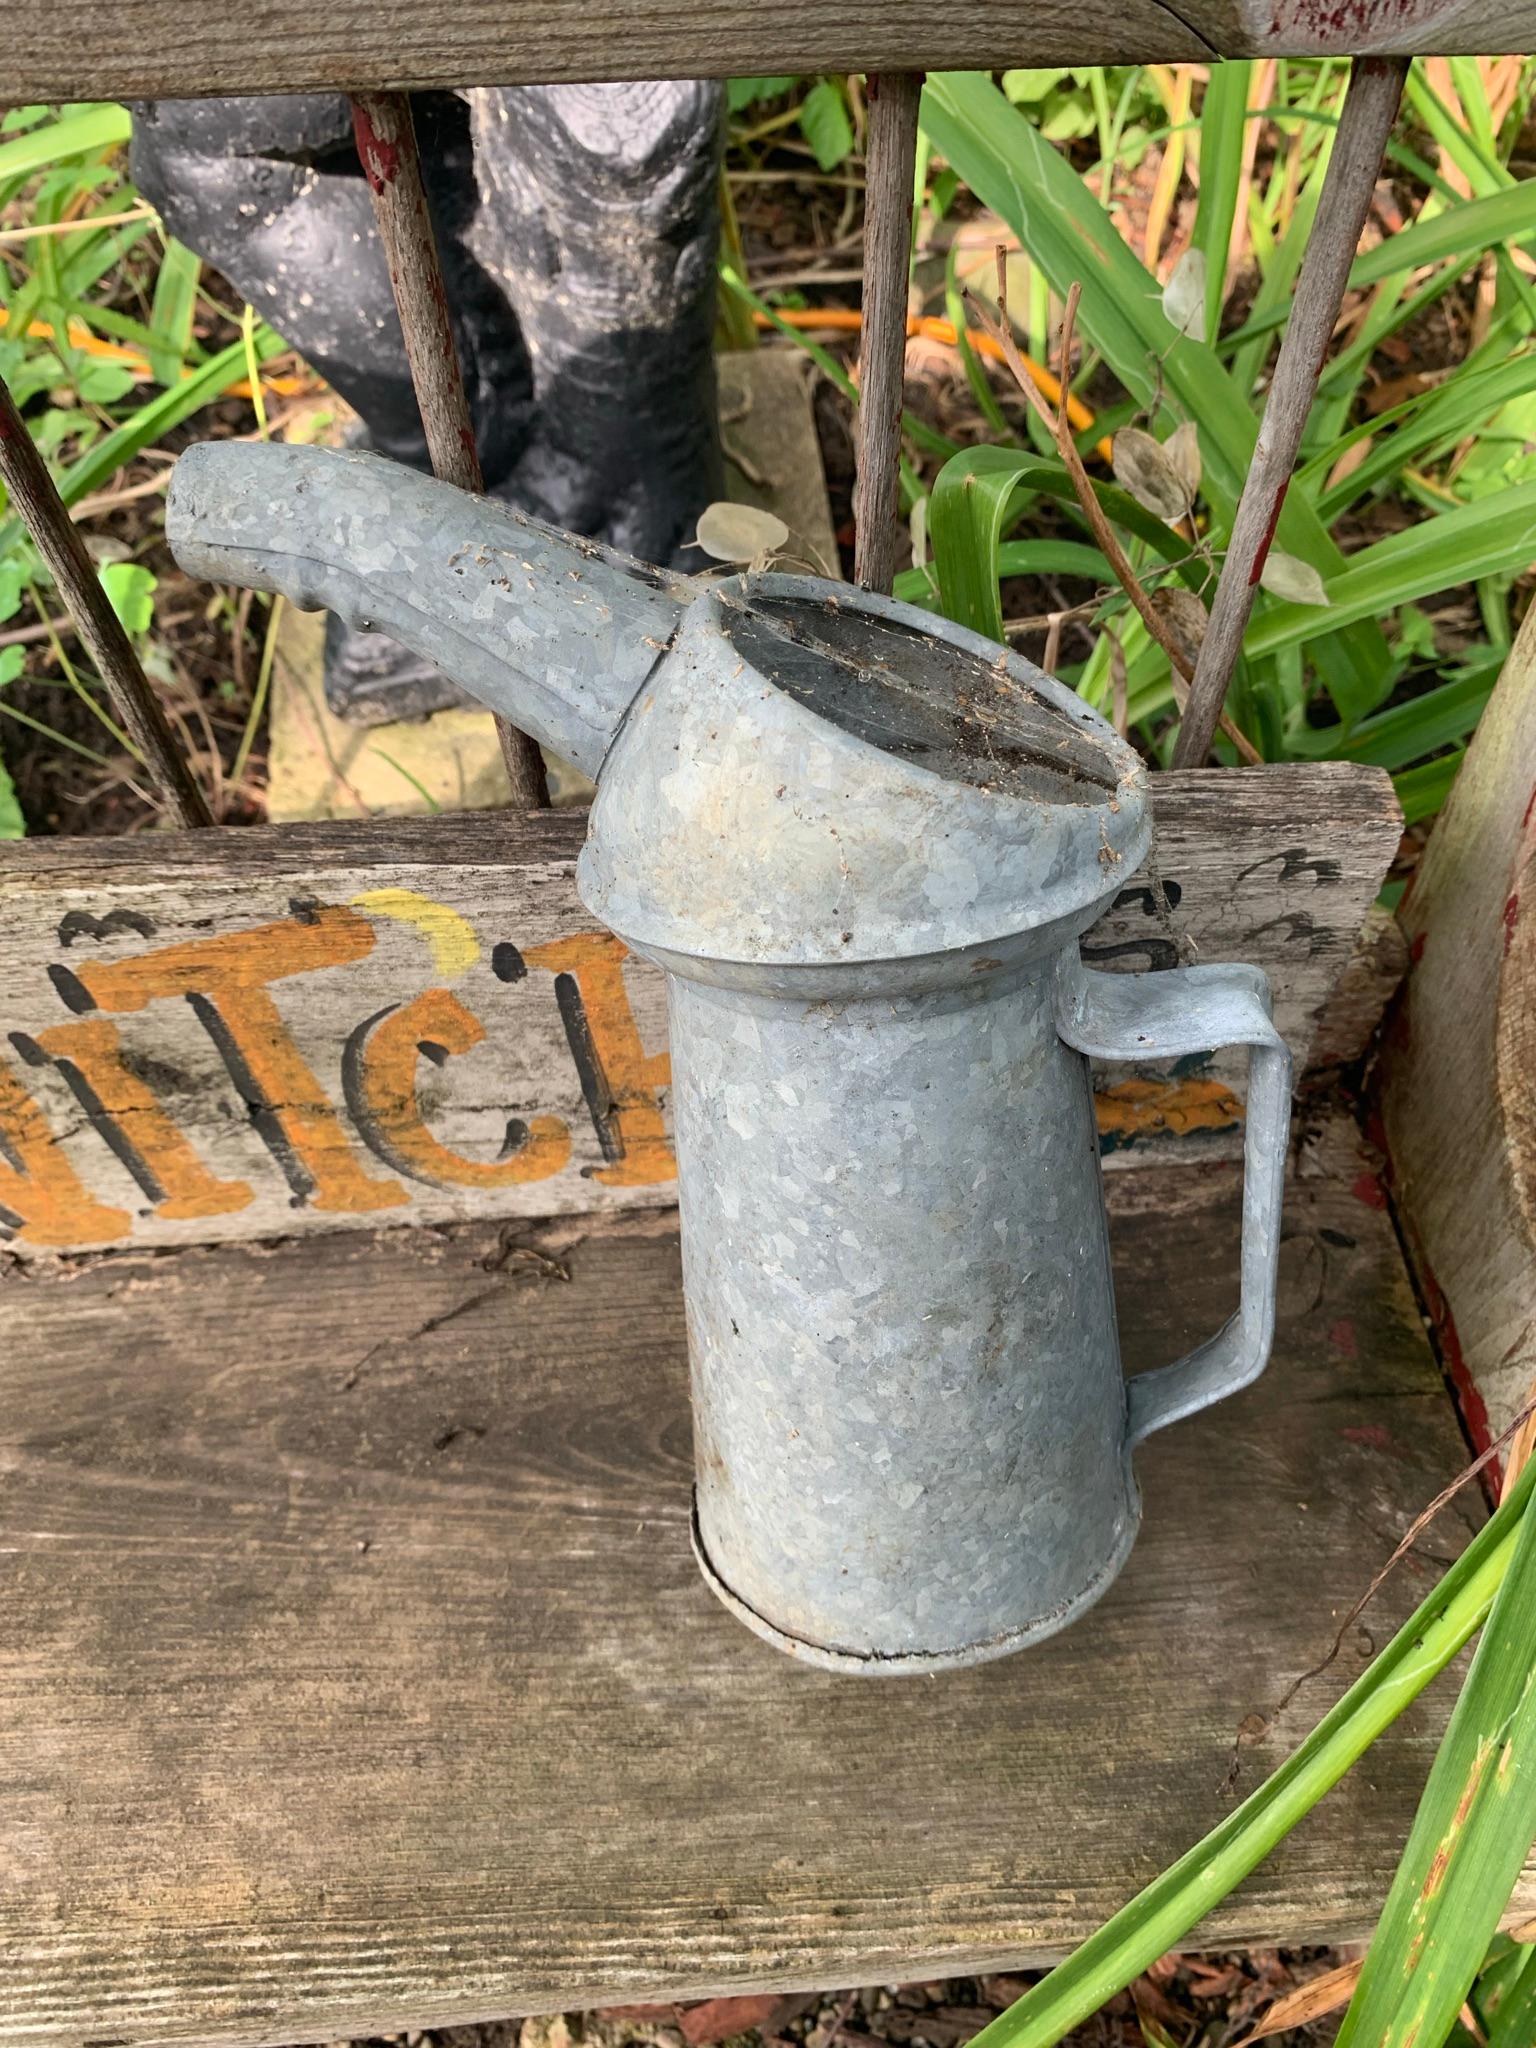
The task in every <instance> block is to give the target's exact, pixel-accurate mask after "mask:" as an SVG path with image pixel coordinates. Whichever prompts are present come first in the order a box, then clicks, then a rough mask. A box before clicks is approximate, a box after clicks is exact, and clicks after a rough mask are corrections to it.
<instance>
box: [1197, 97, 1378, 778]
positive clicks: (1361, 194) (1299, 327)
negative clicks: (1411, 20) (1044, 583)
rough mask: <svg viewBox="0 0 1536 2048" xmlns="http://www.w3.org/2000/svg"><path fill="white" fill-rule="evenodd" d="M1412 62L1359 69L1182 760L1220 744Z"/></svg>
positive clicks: (1237, 528) (1220, 589)
mask: <svg viewBox="0 0 1536 2048" xmlns="http://www.w3.org/2000/svg"><path fill="white" fill-rule="evenodd" d="M1408 64H1409V59H1408V58H1406V57H1361V58H1358V59H1357V60H1356V62H1355V67H1354V70H1353V71H1352V73H1351V74H1350V80H1349V90H1348V93H1347V94H1346V96H1345V100H1344V106H1343V110H1342V112H1341V113H1340V116H1339V128H1338V134H1337V136H1336V138H1335V140H1334V145H1333V156H1332V158H1331V159H1330V161H1329V165H1328V170H1327V174H1326V176H1325V178H1324V181H1323V190H1322V196H1321V198H1320V199H1319V200H1318V206H1317V219H1316V221H1315V222H1314V223H1313V227H1312V233H1311V236H1310V238H1309V240H1308V242H1307V253H1306V255H1305V256H1304V257H1303V258H1302V265H1301V276H1300V278H1299V279H1298V281H1297V285H1296V297H1295V301H1294V303H1293V305H1292V309H1291V317H1290V322H1289V324H1288V325H1287V327H1286V330H1285V339H1284V340H1283V341H1282V342H1281V344H1280V353H1279V355H1278V357H1277V358H1276V361H1275V374H1274V377H1273V379H1272V380H1271V382H1270V387H1269V398H1268V401H1267V402H1266V404H1265V407H1264V418H1263V421H1262V422H1261V424H1260V427H1259V438H1258V441H1257V443H1256V444H1255V447H1254V451H1253V463H1252V466H1251V467H1250V469H1249V471H1248V477H1247V481H1246V482H1245V483H1244V485H1243V495H1242V497H1241V499H1240V500H1239V502H1238V507H1237V516H1236V518H1235V519H1234V520H1233V522H1232V539H1231V542H1230V543H1229V545H1228V548H1227V554H1226V560H1225V561H1224V562H1223V563H1222V567H1221V580H1220V582H1219V583H1218V584H1217V586H1216V596H1215V600H1214V602H1213V603H1212V605H1211V616H1210V622H1209V624H1208V625H1207V627H1206V630H1205V639H1204V640H1203V642H1202V643H1201V647H1200V656H1199V659H1198V661H1197V662H1196V664H1195V676H1194V681H1193V683H1192V684H1191V686H1190V692H1189V703H1188V706H1187V707H1186V709H1185V712H1184V716H1183V719H1182V721H1181V722H1180V726H1179V737H1178V742H1177V744H1176V745H1175V747H1174V752H1173V765H1174V767H1175V768H1198V767H1200V766H1201V764H1202V763H1203V762H1204V760H1205V758H1206V756H1207V755H1208V754H1209V753H1210V751H1211V739H1212V736H1213V734H1214V733H1215V730H1216V723H1217V720H1218V719H1219V718H1220V716H1221V709H1222V706H1223V704H1224V703H1225V702H1226V697H1227V686H1228V684H1229V683H1230V682H1231V680H1232V672H1233V670H1234V669H1235V668H1236V666H1237V658H1238V655H1239V654H1240V653H1241V652H1242V645H1243V635H1244V633H1245V632H1246V631H1247V629H1248V620H1249V617H1250V615H1251V613H1252V611H1253V601H1254V598H1255V596H1256V594H1257V591H1258V584H1259V578H1260V576H1261V575H1262V574H1263V573H1264V561H1265V557H1266V556H1267V555H1268V553H1269V548H1270V543H1271V542H1272V541H1273V539H1274V537H1275V527H1276V525H1277V524H1278V523H1279V519H1280V509H1281V507H1282V506H1283V505H1284V503H1285V493H1286V490H1287V487H1288V486H1289V484H1290V481H1291V471H1292V469H1293V468H1294V466H1295V462H1296V451H1297V449H1298V448H1299V447H1300V446H1301V436H1302V430H1303V428H1304V427H1305V426H1306V423H1307V415H1308V413H1309V412H1310V411H1311V409H1312V397H1313V393H1314V392H1315V391H1316V390H1317V380H1318V378H1319V376H1320V375H1321V374H1322V369H1323V364H1324V362H1325V361H1326V359H1327V354H1328V343H1329V341H1330V340H1331V339H1332V336H1333V330H1334V326H1335V324H1336V322H1337V320H1338V317H1339V307H1340V305H1341V303H1342V301H1343V298H1344V288H1345V286H1346V284H1347V283H1348V281H1349V269H1350V265H1351V264H1352V263H1353V262H1354V260H1355V250H1356V249H1357V248H1358V246H1359V242H1360V231H1361V229H1362V228H1363V227H1364V226H1365V218H1366V215H1367V213H1369V211H1370V206H1371V194H1372V193H1373V192H1374V191H1375V189H1376V179H1377V176H1378V174H1379V172H1380V170H1381V159H1382V154H1383V152H1384V151H1385V149H1386V146H1387V140H1388V137H1389V136H1390V135H1391V133H1392V122H1393V120H1394V118H1395V117H1396V114H1397V104H1398V101H1399V99H1400V98H1401V97H1402V91H1403V80H1404V78H1405V77H1406V76H1407V72H1408ZM1327 628H1328V615H1327V613H1326V612H1320V613H1319V614H1318V630H1319V631H1320V632H1326V631H1327Z"/></svg>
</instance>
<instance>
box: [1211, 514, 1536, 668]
mask: <svg viewBox="0 0 1536 2048" xmlns="http://www.w3.org/2000/svg"><path fill="white" fill-rule="evenodd" d="M1533 561H1536V482H1533V483H1524V484H1513V485H1511V486H1510V488H1509V489H1508V490H1506V491H1500V492H1498V493H1497V494H1496V495H1495V496H1493V497H1490V498H1479V499H1477V500H1476V501H1475V502H1474V503H1473V504H1470V505H1458V506H1457V507H1456V508H1455V510H1454V511H1450V512H1441V513H1437V514H1436V515H1435V516H1434V517H1433V518H1431V519H1422V520H1420V521H1419V523H1418V525H1417V526H1410V527H1407V528H1405V529H1404V530H1403V531H1402V532H1401V533H1390V534H1388V535H1387V537H1386V539H1385V540H1378V541H1374V542H1372V544H1371V546H1370V547H1368V548H1362V549H1361V550H1360V552H1359V553H1358V554H1356V555H1351V556H1350V558H1349V561H1348V563H1347V564H1346V566H1345V567H1344V568H1343V569H1342V570H1341V571H1340V572H1339V574H1338V575H1337V576H1330V577H1329V578H1328V586H1327V587H1328V597H1329V607H1328V610H1327V611H1320V610H1319V609H1318V607H1317V606H1316V605H1305V604H1277V605H1273V606H1271V607H1270V608H1269V609H1268V610H1267V611H1266V612H1265V613H1264V615H1263V616H1262V617H1261V618H1258V619H1255V621H1254V623H1253V625H1252V626H1251V627H1250V628H1249V630H1248V636H1247V638H1246V639H1245V640H1244V642H1243V649H1244V652H1245V653H1247V654H1249V655H1261V654H1273V653H1274V652H1275V651H1276V650H1277V649H1278V648H1281V647H1285V646H1289V645H1292V644H1294V643H1305V642H1307V641H1309V640H1313V639H1315V638H1316V637H1317V635H1318V634H1319V633H1320V632H1326V631H1327V624H1325V621H1328V622H1331V623H1333V624H1334V625H1338V624H1339V623H1340V622H1341V621H1344V620H1348V619H1381V618H1385V617H1386V616H1387V615H1388V614H1389V613H1390V612H1393V611H1395V610H1396V609H1397V607H1398V606H1399V605H1400V604H1405V603H1407V601H1408V600H1409V599H1410V598H1420V597H1430V596H1432V595H1433V594H1434V593H1435V592H1436V591H1437V590H1449V589H1450V588H1451V587H1452V586H1453V585H1455V584H1457V583H1470V582H1472V581H1473V580H1474V579H1475V578H1476V577H1479V576H1490V575H1495V574H1497V573H1498V572H1499V571H1500V570H1503V569H1524V568H1528V567H1529V566H1530V564H1531V563H1532V562H1533Z"/></svg>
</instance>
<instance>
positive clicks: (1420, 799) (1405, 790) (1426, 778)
mask: <svg viewBox="0 0 1536 2048" xmlns="http://www.w3.org/2000/svg"><path fill="white" fill-rule="evenodd" d="M1466 753H1467V750H1466V748H1465V747H1458V748H1457V750H1456V752H1455V753H1454V754H1442V755H1441V756H1440V758H1439V759H1438V760H1436V761H1426V762H1425V763H1424V764H1423V766H1422V767H1419V768H1409V769H1407V770H1406V771H1405V772H1404V773H1403V774H1401V775H1394V776H1393V778H1392V787H1393V788H1394V789H1395V790H1396V791H1397V800H1398V802H1399V803H1400V804H1401V805H1402V807H1403V823H1404V824H1405V825H1417V824H1418V822H1419V820H1420V819H1421V818H1432V817H1434V815H1435V813H1436V812H1437V811H1438V810H1439V809H1440V808H1441V807H1442V805H1443V804H1444V803H1445V800H1446V798H1447V797H1448V796H1449V795H1450V793H1451V785H1452V783H1453V782H1454V781H1455V780H1456V777H1457V775H1458V773H1459V772H1460V769H1461V764H1462V762H1463V761H1464V760H1465V759H1466Z"/></svg>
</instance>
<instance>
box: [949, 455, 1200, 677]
mask: <svg viewBox="0 0 1536 2048" xmlns="http://www.w3.org/2000/svg"><path fill="white" fill-rule="evenodd" d="M1093 489H1094V495H1095V497H1097V499H1098V501H1099V503H1100V505H1101V506H1102V507H1103V508H1104V513H1105V516H1106V517H1107V518H1108V519H1110V520H1111V521H1112V522H1113V523H1114V524H1115V525H1116V526H1120V527H1123V528H1125V529H1126V530H1127V531H1128V532H1131V533H1134V534H1135V535H1136V536H1137V538H1138V539H1140V540H1144V541H1145V542H1146V543H1147V545H1148V546H1149V547H1151V548H1153V549H1155V550H1156V552H1157V553H1158V554H1160V555H1161V556H1162V557H1163V559H1164V561H1165V562H1167V563H1168V564H1169V565H1170V566H1174V565H1177V567H1178V569H1179V573H1180V574H1181V575H1182V576H1183V577H1184V578H1185V580H1186V581H1188V582H1190V583H1192V584H1195V585H1198V583H1199V581H1200V579H1201V576H1202V575H1203V573H1204V572H1203V569H1202V567H1201V565H1200V564H1198V563H1191V562H1190V561H1189V560H1188V556H1189V543H1188V542H1187V541H1186V540H1183V539H1181V538H1180V536H1179V535H1178V534H1176V533H1175V532H1174V531H1173V528H1172V527H1171V526H1167V525H1165V524H1164V522H1163V521H1162V520H1161V519H1159V518H1157V517H1156V515H1155V514H1153V513H1151V512H1147V511H1144V510H1143V509H1142V507H1141V506H1140V505H1138V504H1137V503H1136V501H1135V499H1134V498H1132V497H1131V496H1130V494H1129V492H1126V491H1122V490H1121V489H1120V488H1119V486H1118V485H1114V484H1101V483H1097V482H1095V483H1094V486H1093ZM1025 490H1028V491H1037V492H1038V493H1039V494H1040V495H1041V496H1042V497H1049V498H1055V499H1057V500H1058V501H1059V502H1060V503H1062V504H1065V505H1070V506H1072V507H1074V508H1076V507H1077V493H1076V491H1075V490H1074V489H1073V488H1072V481H1071V478H1070V477H1069V476H1068V475H1067V473H1066V470H1065V469H1064V468H1063V466H1062V464H1061V463H1060V462H1059V461H1056V460H1053V459H1048V458H1047V457H1045V456H1041V455H1035V454H1033V453H1031V452H1030V450H1028V449H1026V448H965V449H962V450H961V451H960V453H959V454H958V455H955V456H953V457H951V459H950V460H949V461H948V462H947V463H945V465H944V467H943V469H942V470H941V471H940V472H939V475H938V478H937V480H936V481H935V483H934V486H933V491H932V494H931V496H930V498H929V501H928V536H929V539H930V540H931V541H932V542H933V554H934V566H935V571H936V577H937V582H938V588H939V592H940V604H941V608H942V610H943V611H944V614H945V616H946V617H947V618H951V619H953V620H955V622H956V623H957V624H958V625H962V626H969V627H970V628H971V629H972V631H973V632H977V633H985V634H986V635H987V636H988V637H989V638H990V639H993V640H1001V639H1002V637H1003V613H1002V601H1001V598H1000V596H999V593H998V580H999V577H1000V575H1003V574H1008V575H1017V574H1019V573H1021V567H1011V568H1010V567H1005V566H1004V564H1005V561H1008V560H1010V559H1011V560H1012V561H1013V562H1016V563H1019V562H1021V558H1020V557H1019V556H1018V555H1013V556H1011V557H1010V556H1009V553H1008V550H1007V548H1005V547H1003V546H1002V544H1001V537H1002V532H1003V528H1004V525H1005V524H1006V515H1007V511H1008V507H1009V504H1010V503H1011V502H1012V501H1013V500H1014V498H1015V496H1016V494H1017V493H1018V492H1020V491H1025ZM1019 545H1020V546H1023V545H1043V544H1042V543H1019ZM1057 545H1061V544H1060V543H1058V544H1057ZM1075 545H1076V546H1077V547H1078V548H1079V549H1081V557H1080V558H1081V559H1082V560H1083V561H1085V562H1087V561H1088V560H1090V559H1091V562H1092V563H1093V564H1094V565H1095V566H1092V567H1085V568H1080V569H1074V570H1073V571H1072V572H1071V573H1073V574H1086V575H1094V576H1097V577H1099V578H1101V579H1102V580H1106V581H1107V580H1108V575H1109V570H1108V564H1107V563H1106V562H1105V561H1104V559H1103V557H1102V556H1101V555H1100V554H1099V552H1098V550H1097V549H1096V548H1086V547H1083V546H1082V543H1080V542H1079V543H1076V544H1075Z"/></svg>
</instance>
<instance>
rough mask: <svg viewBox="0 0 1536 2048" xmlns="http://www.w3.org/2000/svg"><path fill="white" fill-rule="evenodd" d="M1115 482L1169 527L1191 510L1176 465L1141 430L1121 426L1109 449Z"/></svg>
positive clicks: (1170, 457)
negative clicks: (1166, 522)
mask: <svg viewBox="0 0 1536 2048" xmlns="http://www.w3.org/2000/svg"><path fill="white" fill-rule="evenodd" d="M1110 454H1111V456H1112V458H1113V460H1112V464H1111V466H1112V468H1113V469H1114V472H1115V482H1116V483H1117V484H1119V485H1121V487H1122V488H1123V489H1125V490H1127V491H1129V492H1130V494H1131V496H1132V497H1133V498H1134V499H1135V500H1136V502H1137V504H1138V505H1140V506H1141V507H1142V509H1143V510H1144V511H1146V512H1155V513H1156V514H1157V516H1158V518H1159V519H1166V520H1167V521H1168V522H1169V524H1170V525H1171V524H1172V523H1173V521H1174V520H1176V519H1182V518H1183V517H1184V515H1185V513H1186V512H1188V510H1189V507H1190V493H1189V491H1188V490H1187V489H1186V488H1185V483H1184V479H1183V477H1182V476H1181V475H1180V474H1179V470H1178V466H1177V464H1176V463H1175V462H1174V460H1173V457H1172V456H1171V455H1169V453H1168V452H1167V450H1166V449H1165V448H1164V447H1163V445H1162V443H1161V442H1160V441H1155V440H1154V439H1153V438H1152V436H1151V435H1150V434H1146V433H1143V432H1142V430H1141V428H1140V427H1122V428H1121V429H1120V432H1119V433H1118V434H1116V436H1115V439H1114V445H1113V447H1112V448H1111V450H1110Z"/></svg>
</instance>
